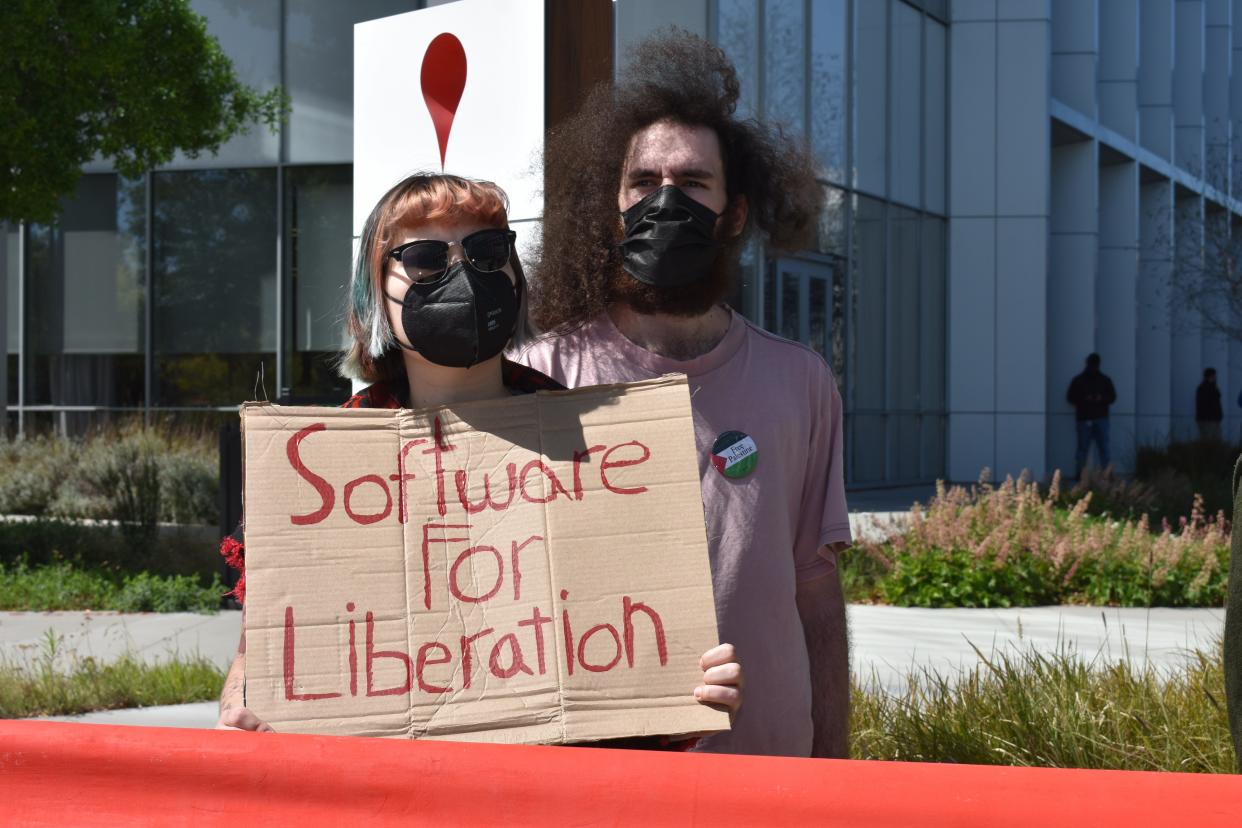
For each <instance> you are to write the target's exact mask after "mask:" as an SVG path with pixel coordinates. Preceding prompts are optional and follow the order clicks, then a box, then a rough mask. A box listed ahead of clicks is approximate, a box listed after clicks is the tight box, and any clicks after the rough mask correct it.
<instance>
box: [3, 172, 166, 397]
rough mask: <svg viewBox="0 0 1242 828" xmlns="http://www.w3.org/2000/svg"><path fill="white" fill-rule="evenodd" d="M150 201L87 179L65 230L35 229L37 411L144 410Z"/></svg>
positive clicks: (114, 181)
mask: <svg viewBox="0 0 1242 828" xmlns="http://www.w3.org/2000/svg"><path fill="white" fill-rule="evenodd" d="M144 196H145V188H144V186H143V183H142V182H141V181H137V182H135V181H127V180H125V179H121V178H118V177H117V176H115V175H87V176H83V177H82V179H81V182H80V183H79V185H78V189H77V192H76V193H75V194H74V196H73V197H72V198H70V199H68V200H66V201H65V202H64V204H63V209H62V211H61V214H60V217H59V218H58V219H57V221H56V223H55V224H52V225H38V224H33V225H30V226H29V228H28V230H27V236H26V268H27V272H26V277H27V278H26V283H25V284H26V290H25V305H26V307H25V341H26V353H25V355H24V358H25V360H26V376H25V383H26V389H25V390H26V393H25V398H26V399H25V401H26V404H27V405H73V406H105V407H115V406H141V405H142V403H143V357H142V351H143V344H142V343H143V291H144V289H145V284H146V277H145V272H144V265H145V255H146V249H145V239H144V233H145V222H146V216H145V209H144V203H145V198H144ZM13 267H14V269H16V261H15V260H14V263H13ZM13 281H14V282H16V279H14V280H13ZM19 331H20V329H18V328H17V326H16V325H14V330H12V331H10V334H9V346H10V350H11V351H13V350H16V347H15V346H16V345H17V339H16V337H17V335H18V334H19ZM11 364H12V367H13V368H14V369H16V367H17V366H16V360H13V361H12V362H11ZM14 373H16V371H14Z"/></svg>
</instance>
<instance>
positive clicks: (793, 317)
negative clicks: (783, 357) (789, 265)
mask: <svg viewBox="0 0 1242 828" xmlns="http://www.w3.org/2000/svg"><path fill="white" fill-rule="evenodd" d="M801 281H802V280H801V279H799V278H798V275H797V274H796V273H790V272H789V271H782V272H781V336H783V337H785V338H786V339H792V340H793V341H794V342H801V341H802V334H801V331H800V327H801V326H800V323H801V321H802V314H801V313H799V310H800V309H799V307H798V305H799V300H800V297H801V292H800V290H799V287H800V284H801Z"/></svg>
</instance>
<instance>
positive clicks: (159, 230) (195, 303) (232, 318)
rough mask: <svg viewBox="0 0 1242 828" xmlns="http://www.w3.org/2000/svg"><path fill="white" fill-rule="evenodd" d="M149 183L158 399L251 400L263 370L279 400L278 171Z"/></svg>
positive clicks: (212, 173)
mask: <svg viewBox="0 0 1242 828" xmlns="http://www.w3.org/2000/svg"><path fill="white" fill-rule="evenodd" d="M152 187H153V189H154V209H155V213H154V216H153V217H152V235H153V238H152V265H153V267H154V274H153V275H154V288H155V298H154V301H155V308H154V311H155V312H154V331H153V338H154V350H155V376H154V378H153V381H154V384H155V397H156V399H155V402H156V403H157V404H158V405H235V404H237V403H240V402H243V401H245V400H249V399H254V398H255V395H256V378H257V375H258V372H259V370H260V365H262V366H263V373H264V376H265V378H266V389H265V390H266V393H267V394H268V396H269V397H274V396H275V385H274V384H275V381H276V373H275V351H276V244H275V239H276V172H275V170H271V169H252V170H244V169H243V170H203V171H200V172H178V173H159V174H156V175H154V176H153V178H152ZM263 390H264V389H259V391H258V393H259V394H262V393H263Z"/></svg>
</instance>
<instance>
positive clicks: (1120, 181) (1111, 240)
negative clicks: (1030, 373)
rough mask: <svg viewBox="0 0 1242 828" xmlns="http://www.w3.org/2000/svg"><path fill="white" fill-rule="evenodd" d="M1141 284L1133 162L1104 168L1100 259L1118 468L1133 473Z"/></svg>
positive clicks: (1100, 337)
mask: <svg viewBox="0 0 1242 828" xmlns="http://www.w3.org/2000/svg"><path fill="white" fill-rule="evenodd" d="M1138 280H1139V170H1138V164H1137V163H1135V162H1133V161H1124V162H1122V163H1117V164H1106V165H1104V166H1102V167H1100V254H1099V274H1098V277H1097V280H1096V285H1095V287H1096V290H1095V296H1096V302H1095V307H1096V318H1097V320H1098V325H1099V329H1098V332H1097V335H1096V349H1097V350H1098V351H1099V354H1100V359H1101V362H1102V368H1103V370H1104V372H1105V373H1106V374H1108V375H1109V376H1110V377H1111V378H1112V380H1113V386H1114V387H1115V388H1116V389H1117V402H1116V404H1115V405H1114V406H1113V407H1112V410H1111V411H1110V412H1109V419H1110V420H1111V426H1112V435H1111V437H1112V439H1111V443H1112V445H1111V448H1112V456H1113V463H1114V464H1115V465H1116V466H1117V468H1118V469H1120V470H1121V471H1125V472H1129V471H1133V460H1134V448H1135V435H1136V433H1137V432H1136V428H1135V412H1136V397H1135V394H1136V391H1135V389H1136V383H1137V380H1138V373H1137V371H1136V362H1137V359H1136V353H1135V344H1136V339H1135V337H1136V334H1137V323H1138Z"/></svg>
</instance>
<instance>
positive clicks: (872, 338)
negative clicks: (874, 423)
mask: <svg viewBox="0 0 1242 828" xmlns="http://www.w3.org/2000/svg"><path fill="white" fill-rule="evenodd" d="M852 266H853V269H854V278H853V284H852V290H853V295H852V297H851V300H852V301H851V304H852V314H851V315H852V322H853V324H852V325H851V326H850V330H851V339H852V344H853V347H852V348H851V349H850V350H851V352H852V354H853V359H852V362H853V371H852V374H853V378H852V381H851V387H852V388H853V410H854V411H857V412H859V413H864V412H880V411H884V410H885V400H884V329H885V324H884V317H885V310H886V305H885V301H886V297H885V285H884V278H885V277H884V204H883V202H880V201H876V200H875V199H872V198H867V197H866V196H856V201H855V204H854V257H853V261H852Z"/></svg>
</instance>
